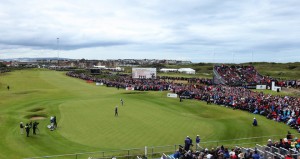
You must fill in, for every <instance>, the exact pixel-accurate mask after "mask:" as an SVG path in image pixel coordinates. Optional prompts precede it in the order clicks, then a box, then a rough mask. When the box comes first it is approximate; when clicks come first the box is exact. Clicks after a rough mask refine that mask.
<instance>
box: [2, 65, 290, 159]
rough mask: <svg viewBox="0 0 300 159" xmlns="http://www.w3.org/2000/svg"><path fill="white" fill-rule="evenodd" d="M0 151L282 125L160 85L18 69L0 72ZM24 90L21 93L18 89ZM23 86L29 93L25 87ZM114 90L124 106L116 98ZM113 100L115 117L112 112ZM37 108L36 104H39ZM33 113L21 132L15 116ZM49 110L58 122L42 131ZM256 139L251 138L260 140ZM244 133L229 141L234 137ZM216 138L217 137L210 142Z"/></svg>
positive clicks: (141, 141) (122, 143) (277, 129)
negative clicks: (122, 85) (34, 123)
mask: <svg viewBox="0 0 300 159" xmlns="http://www.w3.org/2000/svg"><path fill="white" fill-rule="evenodd" d="M0 83H3V84H4V85H5V86H6V85H7V84H9V85H10V87H11V90H9V91H8V90H7V89H6V88H5V87H1V89H0V125H1V126H0V132H1V137H0V150H1V151H0V158H23V157H33V156H45V155H55V154H68V153H76V152H90V151H106V150H113V149H129V148H137V147H144V146H160V145H172V144H183V140H184V138H185V136H187V135H189V136H191V137H193V138H194V137H195V136H196V135H197V134H199V135H200V136H201V138H202V142H205V141H209V140H226V139H235V138H247V137H255V136H270V135H282V137H284V136H285V134H286V132H287V130H289V128H288V127H287V126H286V125H283V124H280V123H276V122H274V121H271V120H266V119H265V118H264V117H261V116H256V118H257V119H258V122H259V126H258V127H256V128H253V127H252V126H251V122H252V118H253V115H252V114H250V113H247V112H243V111H239V110H232V109H229V108H225V107H221V106H216V105H206V103H204V102H200V101H196V100H184V101H183V102H179V100H178V99H173V98H167V97H166V94H167V92H134V91H132V92H131V91H125V90H122V89H120V90H117V89H116V88H108V87H105V86H96V85H95V84H92V83H86V82H85V81H83V80H79V79H76V78H70V77H67V76H65V75H64V73H63V72H55V71H48V70H38V69H37V70H21V71H15V72H11V73H9V75H7V76H1V78H0ZM24 92H27V93H24ZM28 92H29V93H28ZM120 98H122V99H123V100H124V106H121V105H120ZM116 105H118V106H119V117H115V116H114V108H115V106H116ZM41 108H43V109H41ZM36 115H38V116H41V115H45V117H47V118H48V119H47V120H40V121H39V122H40V124H39V130H40V131H39V132H38V135H36V136H32V135H31V137H25V135H21V134H20V133H19V123H20V122H21V121H23V122H24V123H27V122H29V121H30V119H29V117H30V116H31V117H32V116H36ZM52 115H56V116H57V119H58V129H57V130H55V131H49V129H48V128H47V125H49V117H50V116H52ZM265 141H266V139H258V140H257V142H265ZM241 142H245V141H240V142H237V141H231V142H229V143H234V144H239V143H241ZM215 146H216V145H215Z"/></svg>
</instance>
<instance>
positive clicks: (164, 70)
mask: <svg viewBox="0 0 300 159" xmlns="http://www.w3.org/2000/svg"><path fill="white" fill-rule="evenodd" d="M159 71H160V72H176V71H177V69H174V68H162V69H160V70H159Z"/></svg>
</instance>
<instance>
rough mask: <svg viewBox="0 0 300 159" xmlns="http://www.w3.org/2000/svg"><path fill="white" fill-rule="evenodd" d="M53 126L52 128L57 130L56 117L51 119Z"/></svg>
mask: <svg viewBox="0 0 300 159" xmlns="http://www.w3.org/2000/svg"><path fill="white" fill-rule="evenodd" d="M53 126H54V129H56V128H57V122H56V116H54V117H53Z"/></svg>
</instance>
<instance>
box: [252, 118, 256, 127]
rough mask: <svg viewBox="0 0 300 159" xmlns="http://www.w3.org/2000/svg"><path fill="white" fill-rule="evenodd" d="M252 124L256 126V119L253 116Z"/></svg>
mask: <svg viewBox="0 0 300 159" xmlns="http://www.w3.org/2000/svg"><path fill="white" fill-rule="evenodd" d="M252 125H253V126H257V120H256V119H255V118H253V123H252Z"/></svg>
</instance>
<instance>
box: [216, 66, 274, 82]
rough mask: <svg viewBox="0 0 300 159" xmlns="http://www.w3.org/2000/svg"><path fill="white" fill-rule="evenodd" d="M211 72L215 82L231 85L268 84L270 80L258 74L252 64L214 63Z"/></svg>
mask: <svg viewBox="0 0 300 159" xmlns="http://www.w3.org/2000/svg"><path fill="white" fill-rule="evenodd" d="M213 73H214V77H213V79H214V83H215V84H226V85H231V86H242V85H247V86H248V85H250V86H252V85H257V84H268V85H270V82H271V80H272V79H271V78H269V77H266V76H262V75H260V74H259V73H258V71H257V70H256V69H255V68H254V66H242V65H231V66H228V65H221V66H220V65H216V66H214V69H213Z"/></svg>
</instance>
